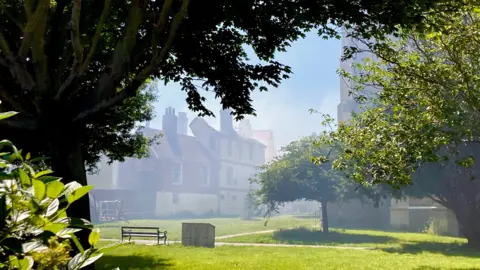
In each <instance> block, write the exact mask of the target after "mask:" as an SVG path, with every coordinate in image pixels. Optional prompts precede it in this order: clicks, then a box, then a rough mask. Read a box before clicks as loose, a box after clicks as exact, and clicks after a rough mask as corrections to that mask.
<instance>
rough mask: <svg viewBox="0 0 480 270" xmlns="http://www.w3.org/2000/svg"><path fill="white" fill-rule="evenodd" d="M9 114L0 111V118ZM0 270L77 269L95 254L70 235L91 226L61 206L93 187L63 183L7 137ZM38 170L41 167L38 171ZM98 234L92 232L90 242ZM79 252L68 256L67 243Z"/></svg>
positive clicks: (0, 190)
mask: <svg viewBox="0 0 480 270" xmlns="http://www.w3.org/2000/svg"><path fill="white" fill-rule="evenodd" d="M11 115H14V113H0V120H2V119H4V118H6V117H9V116H11ZM0 151H1V153H0V156H1V157H2V158H0V181H1V182H0V269H22V270H28V269H68V270H73V269H80V268H82V267H85V266H87V265H89V264H91V263H93V262H94V261H95V260H97V259H98V258H100V257H101V256H102V254H101V253H100V252H99V250H97V249H95V248H90V249H87V250H84V249H83V248H82V246H81V245H80V243H79V240H78V239H77V237H76V236H75V235H74V233H76V232H78V231H80V230H83V229H88V230H92V229H93V226H92V224H90V222H89V221H87V220H83V219H77V218H72V217H68V216H67V213H66V210H67V208H68V207H69V206H70V205H71V204H72V203H73V202H75V201H76V200H78V199H79V198H81V197H82V196H84V195H86V194H87V193H88V192H89V191H90V189H91V188H92V186H81V185H80V184H78V183H76V182H71V183H68V184H66V185H65V184H63V183H62V182H60V178H57V177H54V176H51V175H50V174H51V173H52V172H51V171H50V170H48V169H46V170H45V169H43V168H42V166H41V165H42V159H41V158H38V159H31V158H30V154H26V155H25V156H22V151H21V150H18V149H17V148H16V147H15V146H14V145H13V144H12V143H11V142H10V141H7V140H3V141H0ZM42 169H43V170H42ZM99 238H100V234H99V232H98V231H97V230H93V231H92V232H91V234H90V237H89V242H90V244H91V245H92V246H94V245H95V244H96V243H97V242H98V240H99ZM72 244H73V245H75V247H76V248H77V250H79V251H80V252H78V253H77V254H76V255H74V256H73V258H72V257H71V251H72V246H71V245H72Z"/></svg>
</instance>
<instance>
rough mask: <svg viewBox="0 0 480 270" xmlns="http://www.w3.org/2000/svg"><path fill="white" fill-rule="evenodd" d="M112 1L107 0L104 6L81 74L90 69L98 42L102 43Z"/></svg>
mask: <svg viewBox="0 0 480 270" xmlns="http://www.w3.org/2000/svg"><path fill="white" fill-rule="evenodd" d="M111 2H112V1H111V0H105V4H104V6H103V11H102V15H101V16H100V20H99V22H98V25H97V29H95V35H94V36H93V40H92V45H91V46H90V50H89V52H88V55H87V58H86V59H85V62H84V63H83V65H82V68H81V72H80V73H84V72H85V71H86V70H87V69H88V65H90V61H91V60H92V57H93V55H94V53H95V49H96V48H97V45H98V42H99V41H100V37H101V34H102V30H103V26H104V25H105V21H106V19H107V16H108V11H109V9H110V3H111Z"/></svg>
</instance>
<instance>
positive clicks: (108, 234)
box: [97, 216, 318, 240]
mask: <svg viewBox="0 0 480 270" xmlns="http://www.w3.org/2000/svg"><path fill="white" fill-rule="evenodd" d="M182 222H194V223H196V222H198V223H210V224H213V225H214V226H215V235H216V236H222V235H229V234H238V233H244V232H256V231H264V230H276V229H287V228H293V227H298V226H313V225H315V222H316V221H315V219H313V218H296V217H293V216H279V217H274V218H271V219H270V220H269V221H268V224H267V226H265V220H264V219H261V218H259V219H254V220H242V219H240V218H211V219H189V220H131V221H125V222H115V223H105V224H100V225H98V226H97V227H98V228H99V229H100V232H101V234H100V235H101V237H102V238H103V239H120V227H121V226H153V227H160V229H161V230H165V231H167V232H168V239H169V240H180V239H181V232H182ZM317 222H318V221H317Z"/></svg>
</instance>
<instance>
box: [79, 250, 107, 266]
mask: <svg viewBox="0 0 480 270" xmlns="http://www.w3.org/2000/svg"><path fill="white" fill-rule="evenodd" d="M102 256H103V253H100V254H97V255H95V256H93V257H90V258H88V259H87V260H85V261H84V262H83V263H82V265H81V266H80V268H83V267H85V266H88V265H90V264H92V263H94V262H95V261H96V260H98V259H100V258H101V257H102Z"/></svg>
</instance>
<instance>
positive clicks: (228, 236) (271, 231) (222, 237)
mask: <svg viewBox="0 0 480 270" xmlns="http://www.w3.org/2000/svg"><path fill="white" fill-rule="evenodd" d="M275 231H277V230H268V231H257V232H246V233H237V234H228V235H222V236H217V237H215V239H226V238H232V237H237V236H245V235H253V234H265V233H274V232H275Z"/></svg>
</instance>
